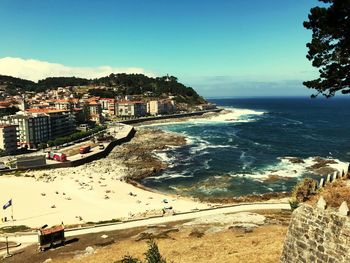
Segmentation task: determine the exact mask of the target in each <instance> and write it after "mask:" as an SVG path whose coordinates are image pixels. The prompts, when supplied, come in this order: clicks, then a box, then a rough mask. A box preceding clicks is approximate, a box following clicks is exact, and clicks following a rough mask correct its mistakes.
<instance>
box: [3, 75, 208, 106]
mask: <svg viewBox="0 0 350 263" xmlns="http://www.w3.org/2000/svg"><path fill="white" fill-rule="evenodd" d="M0 85H4V86H6V87H7V89H6V90H7V92H12V93H14V94H17V93H19V92H24V91H33V92H40V91H45V90H46V89H55V88H57V87H67V86H89V89H88V92H89V94H90V95H92V96H99V97H105V98H114V97H116V96H124V95H143V96H146V97H151V98H152V97H154V98H167V97H168V96H169V95H172V96H174V100H175V101H176V102H178V103H180V102H183V103H187V104H190V105H196V104H201V103H205V102H206V101H205V100H204V99H203V98H202V97H201V96H199V95H198V94H197V92H196V91H195V90H194V89H193V88H191V87H186V86H185V85H183V84H182V83H179V82H178V80H177V78H176V77H174V76H170V77H167V76H166V77H158V78H151V77H147V76H145V75H143V74H125V73H121V74H110V75H109V76H106V77H102V78H96V79H90V80H89V79H84V78H75V77H55V78H46V79H43V80H39V81H38V83H35V82H32V81H28V80H23V79H19V78H13V77H9V76H2V75H0ZM98 86H104V87H107V88H105V89H100V88H95V87H98Z"/></svg>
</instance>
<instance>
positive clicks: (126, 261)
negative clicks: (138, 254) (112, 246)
mask: <svg viewBox="0 0 350 263" xmlns="http://www.w3.org/2000/svg"><path fill="white" fill-rule="evenodd" d="M119 262H120V263H141V261H140V260H139V259H137V258H133V257H132V256H129V255H126V256H124V257H123V259H122V260H120V261H119ZM119 262H118V263H119Z"/></svg>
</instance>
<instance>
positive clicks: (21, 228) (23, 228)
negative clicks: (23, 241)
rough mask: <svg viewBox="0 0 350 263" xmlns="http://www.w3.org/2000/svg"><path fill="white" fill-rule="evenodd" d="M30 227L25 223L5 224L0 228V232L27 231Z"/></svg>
mask: <svg viewBox="0 0 350 263" xmlns="http://www.w3.org/2000/svg"><path fill="white" fill-rule="evenodd" d="M30 229H31V228H30V227H28V226H25V225H18V226H5V227H2V228H0V233H15V232H23V231H28V230H30Z"/></svg>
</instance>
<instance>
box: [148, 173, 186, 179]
mask: <svg viewBox="0 0 350 263" xmlns="http://www.w3.org/2000/svg"><path fill="white" fill-rule="evenodd" d="M189 177H193V176H192V175H185V174H180V173H163V174H162V175H158V176H149V177H147V178H146V180H147V179H154V180H155V181H161V180H164V179H174V178H189Z"/></svg>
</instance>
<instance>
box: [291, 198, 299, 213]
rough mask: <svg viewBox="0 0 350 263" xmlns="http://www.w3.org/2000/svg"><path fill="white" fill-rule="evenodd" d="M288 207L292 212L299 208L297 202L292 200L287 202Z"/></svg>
mask: <svg viewBox="0 0 350 263" xmlns="http://www.w3.org/2000/svg"><path fill="white" fill-rule="evenodd" d="M289 205H290V209H291V210H292V211H294V210H295V209H297V208H298V207H299V202H298V200H296V199H294V198H292V199H290V200H289Z"/></svg>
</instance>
